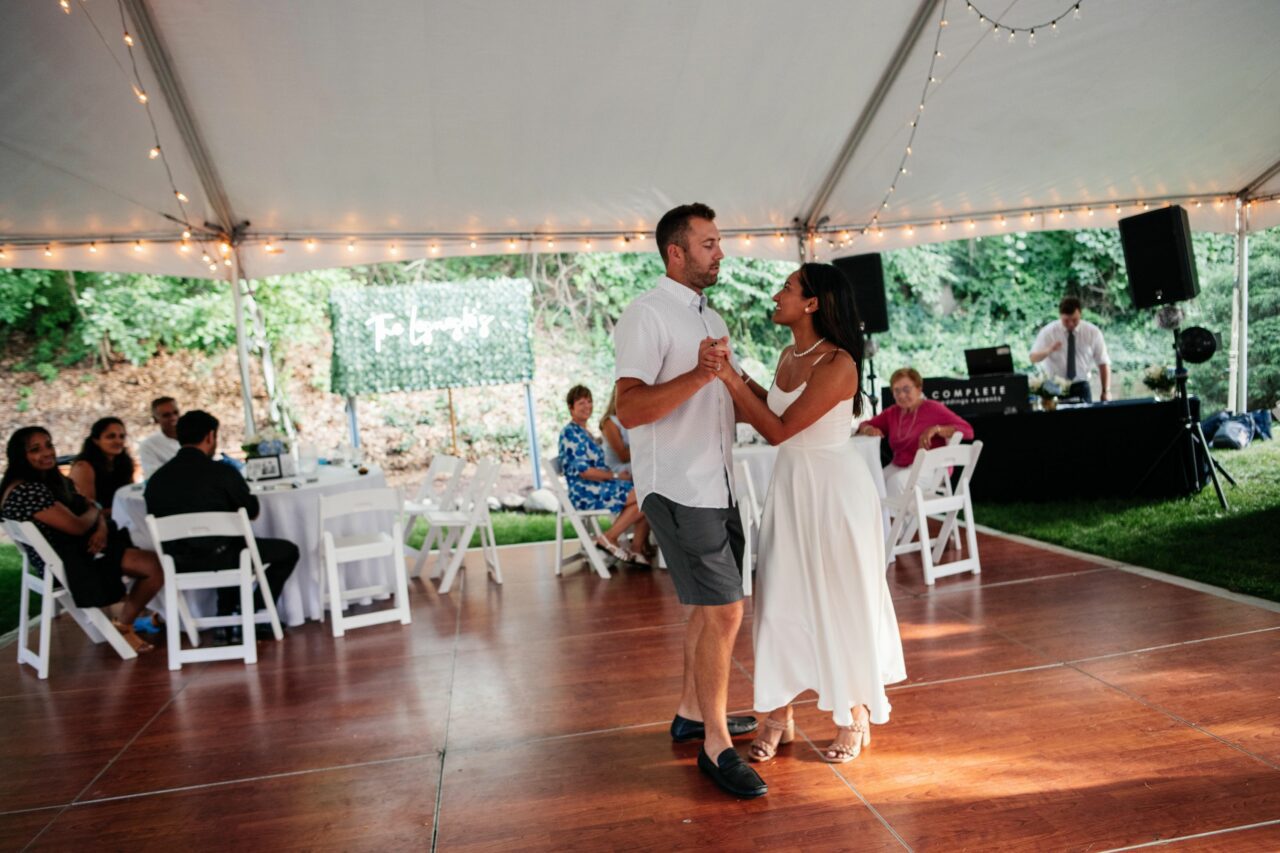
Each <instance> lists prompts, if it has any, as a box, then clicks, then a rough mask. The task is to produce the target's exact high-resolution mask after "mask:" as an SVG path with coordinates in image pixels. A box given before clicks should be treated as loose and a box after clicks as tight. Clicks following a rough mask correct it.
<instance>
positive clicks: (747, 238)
mask: <svg viewBox="0 0 1280 853" xmlns="http://www.w3.org/2000/svg"><path fill="white" fill-rule="evenodd" d="M742 242H744V243H746V244H747V245H748V246H750V245H751V235H750V234H746V235H744V236H743V238H742Z"/></svg>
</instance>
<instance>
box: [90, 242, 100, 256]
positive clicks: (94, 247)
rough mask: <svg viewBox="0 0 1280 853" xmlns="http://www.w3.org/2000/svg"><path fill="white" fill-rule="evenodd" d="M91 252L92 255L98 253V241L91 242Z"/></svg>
mask: <svg viewBox="0 0 1280 853" xmlns="http://www.w3.org/2000/svg"><path fill="white" fill-rule="evenodd" d="M89 254H91V255H96V254H98V244H97V243H90V244H89Z"/></svg>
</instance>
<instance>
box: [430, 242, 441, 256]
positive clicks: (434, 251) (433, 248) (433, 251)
mask: <svg viewBox="0 0 1280 853" xmlns="http://www.w3.org/2000/svg"><path fill="white" fill-rule="evenodd" d="M439 252H440V247H439V246H437V245H436V244H435V243H432V244H431V254H433V255H435V254H438V253H439Z"/></svg>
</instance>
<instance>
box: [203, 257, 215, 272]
mask: <svg viewBox="0 0 1280 853" xmlns="http://www.w3.org/2000/svg"><path fill="white" fill-rule="evenodd" d="M206 257H207V256H206ZM217 271H218V265H217V264H209V272H217Z"/></svg>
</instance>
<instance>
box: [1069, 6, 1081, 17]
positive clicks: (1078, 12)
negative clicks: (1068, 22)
mask: <svg viewBox="0 0 1280 853" xmlns="http://www.w3.org/2000/svg"><path fill="white" fill-rule="evenodd" d="M1071 17H1072V18H1074V19H1075V20H1077V21H1078V20H1080V4H1079V3H1077V4H1076V8H1075V11H1074V12H1072V14H1071Z"/></svg>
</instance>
